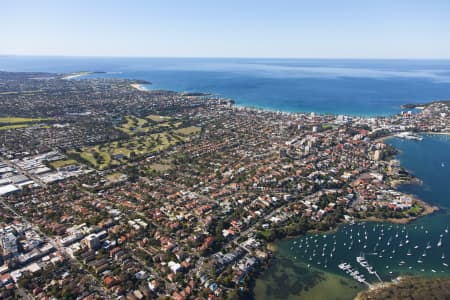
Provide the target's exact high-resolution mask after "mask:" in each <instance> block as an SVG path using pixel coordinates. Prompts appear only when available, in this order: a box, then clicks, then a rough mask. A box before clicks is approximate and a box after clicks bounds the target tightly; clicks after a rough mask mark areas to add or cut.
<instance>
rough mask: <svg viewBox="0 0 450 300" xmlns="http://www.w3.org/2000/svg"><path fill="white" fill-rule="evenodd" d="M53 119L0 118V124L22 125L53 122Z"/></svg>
mask: <svg viewBox="0 0 450 300" xmlns="http://www.w3.org/2000/svg"><path fill="white" fill-rule="evenodd" d="M51 120H54V119H53V118H21V117H0V124H1V123H5V124H21V123H37V122H44V121H51Z"/></svg>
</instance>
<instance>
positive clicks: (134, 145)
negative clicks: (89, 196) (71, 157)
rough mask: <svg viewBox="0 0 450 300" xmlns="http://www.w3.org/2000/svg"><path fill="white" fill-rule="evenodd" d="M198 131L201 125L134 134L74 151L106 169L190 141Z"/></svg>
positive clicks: (91, 162) (99, 167)
mask: <svg viewBox="0 0 450 300" xmlns="http://www.w3.org/2000/svg"><path fill="white" fill-rule="evenodd" d="M133 122H134V121H133ZM198 132H200V128H199V127H195V126H191V127H187V128H179V129H176V130H173V131H164V132H160V133H153V134H148V135H144V136H133V137H131V138H130V139H129V140H126V141H120V142H119V141H114V142H111V143H108V144H103V145H96V146H91V147H84V148H82V149H81V152H76V151H72V153H78V154H79V155H80V157H81V158H82V159H83V160H85V161H87V162H89V163H90V164H91V165H92V166H94V167H95V168H96V169H99V170H104V169H106V168H108V167H110V166H116V165H120V164H123V163H126V161H127V160H128V159H130V158H134V157H142V156H145V155H149V154H152V153H158V152H161V151H164V150H166V149H167V148H169V147H170V146H172V145H175V144H177V143H180V142H186V141H189V140H190V137H191V136H192V135H194V134H196V133H198ZM119 154H121V155H123V156H124V157H123V158H117V157H116V155H119ZM160 167H161V168H162V166H160Z"/></svg>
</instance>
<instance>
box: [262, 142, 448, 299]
mask: <svg viewBox="0 0 450 300" xmlns="http://www.w3.org/2000/svg"><path fill="white" fill-rule="evenodd" d="M388 142H389V143H390V144H392V145H393V146H395V147H396V148H398V149H400V151H401V153H400V155H399V157H398V158H399V159H400V161H401V163H402V165H403V166H405V167H406V168H407V169H408V170H410V171H411V172H413V173H414V174H415V175H416V176H417V177H419V178H420V179H422V180H423V184H422V185H404V186H401V187H400V188H399V189H400V190H401V191H403V192H406V193H412V194H415V195H417V196H419V197H420V198H421V199H423V200H425V201H428V202H430V203H433V204H436V205H438V206H440V207H441V210H440V211H438V212H437V213H435V214H433V215H430V216H427V217H423V218H419V219H418V220H416V221H414V222H411V223H410V224H407V225H395V224H389V223H360V224H355V225H353V226H351V225H342V226H340V227H339V228H338V229H337V231H336V233H333V234H325V235H323V234H309V235H306V236H303V237H299V238H295V239H285V240H282V241H278V242H277V243H276V247H277V254H276V257H277V259H276V261H275V263H273V264H272V265H271V266H270V267H269V269H268V270H267V271H266V272H265V273H264V274H263V275H262V276H261V277H260V278H259V279H258V280H257V282H256V287H255V298H256V299H318V300H320V299H353V297H354V296H355V295H356V294H357V292H358V291H360V290H361V289H363V288H365V287H366V286H365V285H363V284H359V283H357V282H356V281H355V280H354V279H352V278H351V277H350V276H349V275H347V274H345V273H344V272H343V271H342V270H340V269H339V268H338V265H339V264H340V263H342V262H347V263H350V264H351V265H352V266H353V267H355V268H356V269H357V270H358V271H359V272H361V273H363V274H364V275H365V278H366V279H367V281H369V282H371V283H376V282H378V279H377V277H376V276H374V275H371V274H369V273H368V272H367V270H365V269H364V268H362V267H361V266H360V265H359V264H358V263H357V262H356V257H357V256H359V255H361V254H364V255H365V258H366V260H367V261H368V262H369V264H370V265H371V266H372V267H373V268H374V270H375V271H377V273H378V274H379V276H380V277H381V279H382V280H385V281H387V280H390V279H392V278H395V277H397V276H400V275H423V276H443V275H445V276H448V275H450V269H449V267H448V265H450V235H449V233H448V230H447V232H446V229H447V228H448V227H449V225H450V214H449V213H448V211H447V209H448V207H449V206H450V186H449V185H448V183H449V182H450V137H449V136H444V135H425V136H424V140H423V141H422V142H417V141H410V140H401V139H397V138H395V139H390V140H389V141H388ZM441 235H442V237H441ZM366 236H367V238H366ZM439 240H441V245H440V246H438V243H439ZM428 245H429V246H430V247H429V248H428V249H427V246H428ZM333 248H334V250H333ZM424 254H425V256H424ZM331 255H332V256H331ZM308 265H310V266H309V267H308ZM304 277H307V278H308V279H307V280H306V281H305V282H308V284H305V285H303V286H302V287H303V288H304V289H302V288H300V287H298V286H297V285H295V284H292V285H291V284H290V282H299V281H303V278H304ZM287 278H288V279H287ZM324 287H326V288H324Z"/></svg>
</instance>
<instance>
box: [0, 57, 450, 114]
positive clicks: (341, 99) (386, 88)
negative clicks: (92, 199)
mask: <svg viewBox="0 0 450 300" xmlns="http://www.w3.org/2000/svg"><path fill="white" fill-rule="evenodd" d="M0 70H3V71H47V72H77V71H104V72H108V73H107V74H102V75H100V76H103V77H119V78H131V79H143V80H147V81H150V82H152V83H153V84H152V85H151V86H148V88H153V89H168V90H175V91H188V92H209V93H214V94H217V95H220V96H222V97H227V98H232V99H234V100H235V101H236V103H237V104H239V105H245V106H253V107H259V108H267V109H272V110H282V111H289V112H311V111H314V112H317V113H335V114H350V115H364V116H373V115H390V114H394V113H398V112H399V111H400V110H401V108H400V105H402V104H405V103H423V102H428V101H432V100H442V99H450V60H445V61H443V60H342V59H339V60H337V59H244V58H242V59H231V58H201V59H200V58H99V57H23V56H0ZM96 76H99V75H96Z"/></svg>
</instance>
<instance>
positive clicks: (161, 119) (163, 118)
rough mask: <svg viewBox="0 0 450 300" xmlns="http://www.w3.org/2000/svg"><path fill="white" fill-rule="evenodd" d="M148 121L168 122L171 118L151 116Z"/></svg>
mask: <svg viewBox="0 0 450 300" xmlns="http://www.w3.org/2000/svg"><path fill="white" fill-rule="evenodd" d="M146 118H147V119H150V120H152V121H154V122H158V123H159V122H166V121H169V120H170V119H171V117H166V116H159V115H149V116H147V117H146Z"/></svg>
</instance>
